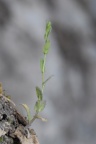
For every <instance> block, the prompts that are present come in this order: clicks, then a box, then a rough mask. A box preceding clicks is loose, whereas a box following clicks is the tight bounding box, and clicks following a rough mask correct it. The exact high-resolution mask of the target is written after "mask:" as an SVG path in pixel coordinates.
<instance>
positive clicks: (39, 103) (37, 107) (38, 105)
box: [34, 100, 46, 113]
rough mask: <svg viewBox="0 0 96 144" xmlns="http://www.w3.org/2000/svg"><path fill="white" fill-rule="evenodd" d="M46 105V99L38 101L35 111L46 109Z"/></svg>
mask: <svg viewBox="0 0 96 144" xmlns="http://www.w3.org/2000/svg"><path fill="white" fill-rule="evenodd" d="M45 105H46V102H45V101H39V100H38V101H37V102H36V104H35V107H34V109H35V111H36V112H37V113H38V112H41V111H43V110H44V108H45Z"/></svg>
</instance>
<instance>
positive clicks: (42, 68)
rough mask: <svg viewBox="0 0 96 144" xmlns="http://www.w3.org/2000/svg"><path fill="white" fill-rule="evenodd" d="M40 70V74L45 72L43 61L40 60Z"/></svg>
mask: <svg viewBox="0 0 96 144" xmlns="http://www.w3.org/2000/svg"><path fill="white" fill-rule="evenodd" d="M40 69H41V72H42V73H44V72H45V67H44V59H41V60H40Z"/></svg>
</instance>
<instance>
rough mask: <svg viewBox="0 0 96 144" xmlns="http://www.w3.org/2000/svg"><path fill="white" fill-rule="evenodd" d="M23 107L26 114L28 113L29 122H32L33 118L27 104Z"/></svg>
mask: <svg viewBox="0 0 96 144" xmlns="http://www.w3.org/2000/svg"><path fill="white" fill-rule="evenodd" d="M21 105H22V106H23V107H24V108H25V110H26V112H27V118H28V122H30V121H31V119H32V117H31V113H30V109H29V107H28V106H27V105H26V104H21Z"/></svg>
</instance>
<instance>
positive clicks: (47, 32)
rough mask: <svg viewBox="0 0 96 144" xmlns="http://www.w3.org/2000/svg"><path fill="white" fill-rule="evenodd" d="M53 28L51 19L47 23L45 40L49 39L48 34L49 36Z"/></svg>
mask: <svg viewBox="0 0 96 144" xmlns="http://www.w3.org/2000/svg"><path fill="white" fill-rule="evenodd" d="M51 30H52V25H51V22H50V21H49V22H47V24H46V29H45V35H44V39H45V41H47V40H48V36H49V34H50V32H51Z"/></svg>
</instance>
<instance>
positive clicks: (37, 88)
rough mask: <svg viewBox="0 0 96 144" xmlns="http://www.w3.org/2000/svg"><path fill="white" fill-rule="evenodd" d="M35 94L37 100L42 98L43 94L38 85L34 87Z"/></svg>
mask: <svg viewBox="0 0 96 144" xmlns="http://www.w3.org/2000/svg"><path fill="white" fill-rule="evenodd" d="M36 95H37V98H38V100H40V101H41V100H42V98H43V94H42V91H41V89H40V88H39V87H36Z"/></svg>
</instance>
